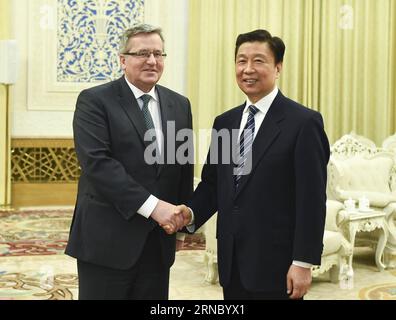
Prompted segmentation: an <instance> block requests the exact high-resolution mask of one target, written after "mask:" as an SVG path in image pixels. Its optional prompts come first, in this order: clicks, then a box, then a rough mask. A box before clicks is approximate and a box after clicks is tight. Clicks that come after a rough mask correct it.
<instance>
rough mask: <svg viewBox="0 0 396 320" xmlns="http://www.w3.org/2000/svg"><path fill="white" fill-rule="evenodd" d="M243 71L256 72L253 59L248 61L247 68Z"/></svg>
mask: <svg viewBox="0 0 396 320" xmlns="http://www.w3.org/2000/svg"><path fill="white" fill-rule="evenodd" d="M243 72H245V73H252V72H254V66H253V63H252V62H251V61H248V62H247V64H246V67H245V69H244V70H243Z"/></svg>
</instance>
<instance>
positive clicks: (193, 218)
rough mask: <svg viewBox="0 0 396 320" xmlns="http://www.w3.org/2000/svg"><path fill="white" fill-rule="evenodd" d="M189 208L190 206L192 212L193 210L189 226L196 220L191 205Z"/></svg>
mask: <svg viewBox="0 0 396 320" xmlns="http://www.w3.org/2000/svg"><path fill="white" fill-rule="evenodd" d="M187 208H188V210H190V212H191V220H190V223H189V224H188V225H187V226H191V225H193V224H194V222H195V217H194V211H192V209H191V208H190V207H187Z"/></svg>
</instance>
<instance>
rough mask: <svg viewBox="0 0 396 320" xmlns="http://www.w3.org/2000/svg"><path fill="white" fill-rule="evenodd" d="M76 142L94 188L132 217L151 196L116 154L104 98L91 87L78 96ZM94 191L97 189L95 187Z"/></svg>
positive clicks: (85, 171) (84, 167) (97, 192)
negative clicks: (92, 91)
mask: <svg viewBox="0 0 396 320" xmlns="http://www.w3.org/2000/svg"><path fill="white" fill-rule="evenodd" d="M73 132H74V144H75V149H76V153H77V157H78V160H79V162H80V165H81V169H82V171H83V173H84V177H85V178H86V179H87V180H88V182H89V184H90V185H92V186H94V189H95V190H94V192H95V193H96V194H99V195H100V197H103V198H104V199H106V201H107V202H109V203H111V204H112V205H113V206H114V207H115V208H116V209H117V210H118V211H119V213H120V214H121V215H122V216H123V217H124V218H125V219H130V218H132V217H133V216H134V215H135V214H136V211H137V210H138V209H139V208H140V207H141V206H142V204H143V203H144V202H145V201H146V200H147V198H148V197H149V196H150V193H149V192H148V191H147V190H146V189H145V188H143V187H142V186H141V185H140V184H139V183H137V182H136V181H135V180H134V179H133V178H132V177H131V176H130V175H129V174H128V173H127V172H126V170H125V168H124V166H123V165H122V164H121V163H120V162H119V161H118V160H117V159H115V158H114V157H113V156H112V150H111V148H112V146H111V140H110V135H111V128H110V126H109V122H108V119H107V114H106V111H105V109H104V107H103V105H102V103H101V101H100V99H99V98H98V97H97V96H96V95H94V94H93V93H91V92H90V91H89V90H85V91H83V92H81V94H80V95H79V97H78V99H77V104H76V110H75V113H74V118H73ZM91 191H93V190H91Z"/></svg>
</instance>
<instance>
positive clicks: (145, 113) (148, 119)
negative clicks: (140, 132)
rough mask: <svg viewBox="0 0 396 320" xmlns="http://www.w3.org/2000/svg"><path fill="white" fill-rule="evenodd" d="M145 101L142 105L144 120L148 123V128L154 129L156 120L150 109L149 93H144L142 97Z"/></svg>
mask: <svg viewBox="0 0 396 320" xmlns="http://www.w3.org/2000/svg"><path fill="white" fill-rule="evenodd" d="M140 99H142V101H143V107H142V112H143V118H144V122H145V123H146V128H147V130H150V129H154V122H153V119H152V118H151V114H150V110H149V109H148V104H149V102H150V100H151V96H150V95H148V94H144V95H142V96H141V97H140Z"/></svg>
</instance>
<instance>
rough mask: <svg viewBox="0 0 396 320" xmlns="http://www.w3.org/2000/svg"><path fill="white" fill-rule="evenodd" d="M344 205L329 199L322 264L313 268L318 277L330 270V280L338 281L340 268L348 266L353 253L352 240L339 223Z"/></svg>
mask: <svg viewBox="0 0 396 320" xmlns="http://www.w3.org/2000/svg"><path fill="white" fill-rule="evenodd" d="M343 209H344V205H343V204H342V203H340V202H338V201H334V200H327V202H326V224H325V232H324V235H323V252H322V259H321V264H320V266H314V267H313V268H312V276H313V277H318V276H319V275H321V274H322V273H325V272H327V271H329V273H330V280H331V281H332V282H338V275H339V271H340V268H342V267H343V266H346V265H347V264H348V263H349V261H350V259H349V258H350V257H351V256H352V253H353V248H352V245H351V244H350V242H349V241H348V240H347V239H346V238H345V236H344V234H343V233H342V230H341V229H340V227H339V225H340V224H341V223H342V219H343V216H342V215H340V212H341V210H343Z"/></svg>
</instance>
